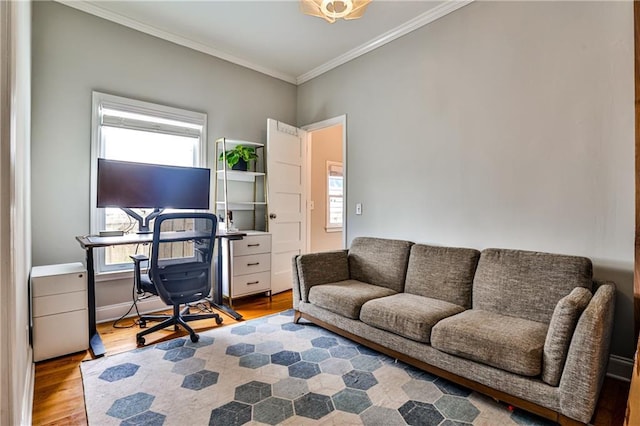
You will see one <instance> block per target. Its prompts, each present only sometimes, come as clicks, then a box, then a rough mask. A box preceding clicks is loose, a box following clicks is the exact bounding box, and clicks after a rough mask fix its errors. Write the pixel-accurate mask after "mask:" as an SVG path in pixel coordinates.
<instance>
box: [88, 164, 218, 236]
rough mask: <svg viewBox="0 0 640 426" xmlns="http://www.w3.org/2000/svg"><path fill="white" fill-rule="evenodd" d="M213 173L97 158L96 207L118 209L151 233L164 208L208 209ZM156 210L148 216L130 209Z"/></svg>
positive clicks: (202, 170)
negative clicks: (151, 221)
mask: <svg viewBox="0 0 640 426" xmlns="http://www.w3.org/2000/svg"><path fill="white" fill-rule="evenodd" d="M210 177H211V171H210V170H209V169H205V168H199V167H178V166H166V165H161V164H149V163H134V162H129V161H118V160H108V159H105V158H98V181H97V203H96V207H119V208H121V209H122V210H124V211H125V212H126V213H127V214H129V215H130V216H132V217H133V218H134V219H136V220H137V221H138V231H139V232H150V229H149V221H150V220H151V219H153V218H154V217H156V216H157V215H158V214H160V212H161V211H162V210H163V209H166V208H171V209H193V210H207V209H209V197H210V181H211V179H210ZM134 208H139V209H143V208H145V209H149V208H150V209H153V210H154V212H153V213H151V214H150V215H148V216H146V217H142V216H140V215H139V214H138V213H136V212H134V211H133V210H131V209H134Z"/></svg>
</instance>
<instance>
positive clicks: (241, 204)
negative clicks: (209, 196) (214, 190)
mask: <svg viewBox="0 0 640 426" xmlns="http://www.w3.org/2000/svg"><path fill="white" fill-rule="evenodd" d="M266 205H267V203H266V202H264V201H237V202H234V201H229V202H228V203H227V207H228V209H229V210H253V209H254V208H255V207H256V206H266ZM216 207H217V210H224V201H218V202H216Z"/></svg>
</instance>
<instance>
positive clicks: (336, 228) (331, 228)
mask: <svg viewBox="0 0 640 426" xmlns="http://www.w3.org/2000/svg"><path fill="white" fill-rule="evenodd" d="M336 166H337V167H340V169H342V182H343V187H342V209H343V214H342V220H343V221H344V167H343V164H342V162H340V161H327V169H326V175H325V187H326V189H327V193H326V194H327V197H326V200H325V203H326V205H327V207H326V209H325V210H326V212H325V215H326V217H325V228H324V229H325V231H326V232H341V231H342V224H341V225H336V224H333V223H329V217H330V214H331V206H330V204H331V203H330V199H331V197H332V195H329V176H330V173H331V168H332V167H336ZM334 197H335V195H334Z"/></svg>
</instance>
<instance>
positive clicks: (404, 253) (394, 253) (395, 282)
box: [349, 237, 413, 292]
mask: <svg viewBox="0 0 640 426" xmlns="http://www.w3.org/2000/svg"><path fill="white" fill-rule="evenodd" d="M412 245H413V243H412V242H410V241H401V240H387V239H383V238H371V237H358V238H356V239H354V240H353V242H352V243H351V248H350V249H349V273H350V274H351V279H353V280H358V281H362V282H365V283H369V284H375V285H379V286H382V287H387V288H390V289H391V290H395V291H397V292H401V291H402V290H403V288H404V278H405V276H406V273H407V262H408V260H409V251H410V249H411V246H412Z"/></svg>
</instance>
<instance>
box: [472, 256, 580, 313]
mask: <svg viewBox="0 0 640 426" xmlns="http://www.w3.org/2000/svg"><path fill="white" fill-rule="evenodd" d="M591 286H592V266H591V260H589V259H587V258H585V257H577V256H566V255H560V254H550V253H539V252H532V251H522V250H505V249H486V250H483V251H482V253H481V255H480V260H479V261H478V268H477V270H476V275H475V278H474V280H473V309H480V310H484V311H490V312H495V313H499V314H504V315H510V316H514V317H520V318H525V319H528V320H531V321H537V322H543V323H545V324H549V321H551V315H552V314H553V310H554V309H555V307H556V304H557V303H558V301H559V300H560V299H562V298H563V297H564V296H566V295H567V294H569V293H571V291H572V290H573V289H574V288H575V287H584V288H586V289H588V290H591Z"/></svg>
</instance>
